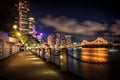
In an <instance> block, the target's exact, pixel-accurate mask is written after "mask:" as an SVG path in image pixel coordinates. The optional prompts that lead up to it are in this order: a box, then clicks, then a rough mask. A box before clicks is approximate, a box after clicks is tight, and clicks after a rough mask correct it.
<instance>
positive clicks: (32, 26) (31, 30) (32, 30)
mask: <svg viewBox="0 0 120 80" xmlns="http://www.w3.org/2000/svg"><path fill="white" fill-rule="evenodd" d="M35 32H36V31H35V20H34V18H33V17H29V34H32V35H34V33H35Z"/></svg>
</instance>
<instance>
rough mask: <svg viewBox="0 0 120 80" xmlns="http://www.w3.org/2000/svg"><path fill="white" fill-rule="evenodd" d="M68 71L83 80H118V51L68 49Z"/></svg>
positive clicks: (119, 68) (119, 67)
mask: <svg viewBox="0 0 120 80" xmlns="http://www.w3.org/2000/svg"><path fill="white" fill-rule="evenodd" d="M68 54H69V56H68V70H69V71H71V72H73V73H75V74H77V75H79V76H82V77H83V78H85V80H120V51H119V50H117V49H107V48H69V49H68Z"/></svg>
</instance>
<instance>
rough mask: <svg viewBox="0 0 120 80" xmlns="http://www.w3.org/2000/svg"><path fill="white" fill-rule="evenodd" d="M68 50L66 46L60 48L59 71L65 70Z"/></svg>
mask: <svg viewBox="0 0 120 80" xmlns="http://www.w3.org/2000/svg"><path fill="white" fill-rule="evenodd" d="M67 53H68V50H67V48H62V49H61V55H60V67H61V71H67V67H68V66H67V60H68V55H67Z"/></svg>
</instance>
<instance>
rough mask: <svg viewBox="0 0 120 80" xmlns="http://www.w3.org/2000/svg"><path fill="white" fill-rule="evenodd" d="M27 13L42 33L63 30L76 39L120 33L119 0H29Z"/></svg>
mask: <svg viewBox="0 0 120 80" xmlns="http://www.w3.org/2000/svg"><path fill="white" fill-rule="evenodd" d="M30 16H31V17H34V18H35V21H36V23H35V24H36V30H37V31H38V32H43V33H44V35H48V34H51V33H54V32H63V33H67V34H72V35H74V39H78V40H79V39H80V38H81V39H84V38H88V39H92V38H89V37H88V36H107V37H110V36H111V35H120V7H119V2H118V0H109V1H105V0H30ZM85 36H87V37H85Z"/></svg>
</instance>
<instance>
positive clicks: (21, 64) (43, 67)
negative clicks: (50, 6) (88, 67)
mask: <svg viewBox="0 0 120 80" xmlns="http://www.w3.org/2000/svg"><path fill="white" fill-rule="evenodd" d="M0 80H84V79H83V78H81V77H78V76H76V75H74V74H72V73H70V72H62V71H60V68H59V67H58V66H55V65H53V64H51V63H47V62H46V61H44V60H43V59H41V58H39V57H37V56H36V55H33V54H32V53H31V52H30V51H25V52H19V53H17V54H15V55H12V56H10V57H9V58H7V59H5V60H3V61H0Z"/></svg>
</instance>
